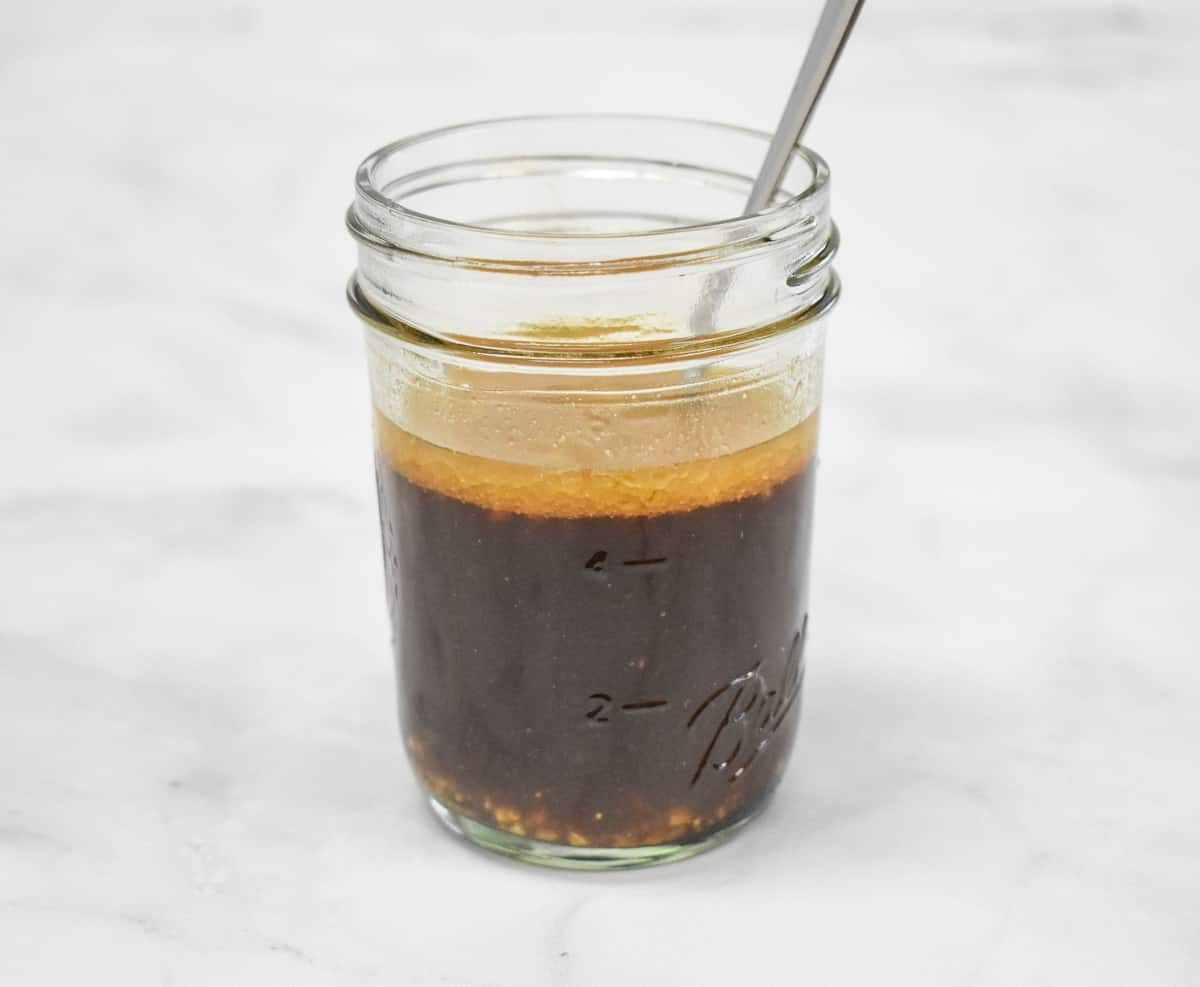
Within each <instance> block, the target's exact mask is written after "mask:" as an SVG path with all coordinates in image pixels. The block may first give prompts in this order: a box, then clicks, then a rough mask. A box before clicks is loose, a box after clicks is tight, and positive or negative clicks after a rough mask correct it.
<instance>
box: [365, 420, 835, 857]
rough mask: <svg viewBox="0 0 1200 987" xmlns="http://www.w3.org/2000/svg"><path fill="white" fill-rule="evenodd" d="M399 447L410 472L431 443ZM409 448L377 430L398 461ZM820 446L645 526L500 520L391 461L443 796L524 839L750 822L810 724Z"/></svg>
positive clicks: (631, 835) (417, 696)
mask: <svg viewBox="0 0 1200 987" xmlns="http://www.w3.org/2000/svg"><path fill="white" fill-rule="evenodd" d="M384 427H385V428H390V429H392V430H394V431H398V430H395V427H394V426H391V425H390V424H386V425H385V426H384ZM804 427H806V426H801V428H804ZM808 427H809V428H810V432H812V430H813V429H815V421H814V423H812V424H811V425H809V426H808ZM401 437H402V441H403V442H404V443H405V448H406V449H407V451H408V453H409V459H408V462H410V463H411V462H412V461H413V460H412V459H411V454H412V453H413V450H414V449H416V448H417V447H418V446H420V445H422V443H421V442H420V440H417V439H414V438H413V437H412V436H408V435H406V434H404V433H401ZM396 440H397V436H396V435H394V434H393V435H391V436H390V437H389V436H385V435H383V434H381V437H380V445H381V449H385V450H386V449H389V448H392V447H393V446H394V445H395V442H396ZM775 441H779V440H775ZM808 441H809V445H808V447H807V449H806V450H805V451H804V453H803V456H801V457H797V456H793V459H792V460H790V461H791V462H792V463H793V465H794V469H793V470H792V471H791V472H790V473H784V474H782V475H781V476H780V475H772V474H770V473H769V472H764V473H763V477H764V480H763V488H762V489H761V490H759V491H758V492H756V493H754V494H752V495H749V496H740V497H738V499H735V500H730V501H725V502H718V503H715V504H710V505H707V506H701V507H695V508H692V509H685V510H671V509H669V507H670V498H668V499H667V500H666V501H665V504H666V506H667V508H668V509H665V510H662V511H660V512H658V513H653V514H646V515H641V516H639V515H636V514H629V513H628V512H623V513H615V516H614V515H612V514H604V513H596V510H597V506H596V505H597V504H601V509H602V502H603V498H600V499H599V500H596V499H595V498H593V499H590V500H588V501H587V503H586V509H587V510H588V511H589V513H586V514H582V515H579V516H570V514H569V512H567V511H565V510H556V511H555V512H554V513H552V514H546V513H542V514H537V513H522V512H520V511H515V510H504V511H501V510H497V509H495V507H488V506H481V505H480V504H478V503H472V502H471V501H470V500H469V499H467V498H465V497H464V494H463V489H455V490H454V491H453V494H454V495H451V493H447V492H443V491H442V490H439V489H435V488H432V487H430V486H428V485H421V484H419V483H416V482H413V481H412V480H411V479H409V478H406V475H405V473H410V472H411V473H412V474H413V475H416V474H419V473H420V472H421V471H420V470H419V469H411V470H410V469H406V468H405V466H404V463H400V464H399V465H400V466H401V468H402V469H405V472H403V473H402V472H399V471H398V470H397V469H396V468H394V461H393V460H390V459H389V456H388V455H387V454H386V453H385V454H381V456H380V459H379V463H378V479H379V497H380V514H381V519H382V525H383V533H384V538H383V541H384V556H385V564H386V567H387V580H388V591H389V598H390V603H391V610H392V620H393V628H394V644H395V651H396V661H397V667H398V673H399V677H400V685H401V689H400V695H401V697H402V698H401V711H400V712H401V721H402V727H403V730H404V734H405V738H406V742H407V745H408V749H409V752H410V756H411V758H412V761H413V763H414V765H415V767H416V770H417V772H418V774H419V776H420V777H421V779H422V780H423V782H424V783H425V784H426V786H427V787H428V788H429V789H430V791H431V792H432V794H433V795H434V796H435V797H436V798H437V799H438V800H439V801H441V802H442V803H443V804H445V805H446V806H448V807H449V808H451V809H453V810H455V811H456V812H459V813H461V814H463V815H465V816H468V817H471V818H473V819H476V820H478V821H480V822H482V823H485V824H487V825H490V826H495V827H497V828H500V829H503V830H506V831H508V832H511V833H515V834H517V835H521V836H528V837H531V838H535V839H541V840H546V841H551V842H557V843H570V844H574V845H577V846H593V847H630V846H644V845H655V844H662V843H681V842H690V841H695V840H700V839H703V838H705V837H706V836H708V835H710V834H711V833H712V832H713V831H715V830H718V829H722V828H724V827H725V826H727V825H730V824H731V823H733V822H736V821H738V820H739V819H741V818H743V817H745V816H747V815H749V814H751V813H753V812H754V811H755V810H756V809H757V808H758V806H759V805H760V804H761V803H762V802H763V801H764V799H765V798H766V797H767V796H768V795H769V794H770V792H771V791H772V789H773V788H774V786H775V784H776V782H777V781H778V778H779V775H780V774H781V772H782V770H783V767H784V763H785V761H786V759H787V756H788V753H789V749H790V747H791V746H792V741H793V737H794V734H795V729H796V723H797V720H798V717H799V703H800V692H801V687H802V684H803V677H804V643H805V633H806V629H807V616H806V613H805V609H804V607H805V602H806V599H807V571H808V546H809V539H810V531H811V517H812V500H813V473H814V465H813V462H812V457H811V438H810V439H809V440H808ZM428 448H429V450H430V455H431V456H437V457H441V458H442V459H445V458H446V457H454V456H455V455H456V454H454V453H450V452H448V451H447V450H444V449H438V448H437V447H432V446H431V447H428ZM780 448H784V447H783V446H781V447H780ZM789 448H790V447H789ZM796 448H797V449H799V448H800V446H798V445H797V446H796ZM793 451H794V450H793ZM743 458H744V462H743V466H746V465H748V464H752V463H753V462H754V458H753V457H749V456H744V457H743ZM759 458H762V457H759ZM774 458H776V459H778V458H779V457H778V456H775V457H774ZM461 459H462V461H463V462H462V464H460V467H461V469H460V472H458V473H456V474H455V475H456V476H457V477H459V478H461V477H462V475H463V474H462V472H461V470H466V471H467V472H470V469H471V457H465V456H464V457H461ZM724 459H726V460H730V461H732V460H735V459H737V454H735V455H734V456H728V457H724ZM785 459H786V457H785ZM474 462H476V463H480V462H483V463H487V462H489V461H485V460H475V461H474ZM710 462H711V463H721V462H722V460H719V459H718V460H711V461H710ZM694 466H695V464H692V466H691V467H689V468H690V469H692V470H693V471H694ZM729 468H730V469H737V468H738V464H737V463H736V462H731V463H730V466H729ZM528 469H529V470H533V468H532V467H529V468H528ZM658 472H659V474H662V475H663V476H666V477H667V479H668V480H669V477H670V471H669V470H668V471H666V472H665V473H664V472H663V471H662V470H659V471H658ZM602 479H603V478H602V477H601V478H599V479H597V481H596V482H597V483H600V482H601V480H602ZM554 481H555V475H554V474H550V475H549V476H548V477H547V478H546V482H545V483H544V484H542V485H541V486H539V487H537V489H539V490H541V491H542V492H543V493H544V492H545V488H546V487H547V486H553V484H554ZM656 482H657V483H661V482H662V480H661V479H656ZM468 486H469V485H468ZM739 489H740V488H739ZM692 499H694V498H689V497H687V496H684V497H683V498H682V499H681V500H680V502H681V503H689V502H691V500H692ZM552 502H553V503H555V504H558V505H559V506H560V507H561V505H562V503H563V502H562V501H561V500H555V501H552ZM581 504H582V502H581Z"/></svg>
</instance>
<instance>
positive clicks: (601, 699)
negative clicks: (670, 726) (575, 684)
mask: <svg viewBox="0 0 1200 987" xmlns="http://www.w3.org/2000/svg"><path fill="white" fill-rule="evenodd" d="M670 705H671V703H670V701H669V700H666V699H636V700H634V701H633V702H628V703H621V704H620V705H618V706H615V707H614V706H613V697H612V696H610V695H609V694H608V693H607V692H593V693H592V694H591V695H590V696H588V708H587V712H585V713H584V716H586V717H587V718H588V719H589V720H591V722H592V723H608V722H609V721H610V717H609V713H610V712H612V711H614V710H619V711H620V712H622V713H654V712H657V711H659V710H665V709H667V708H669V707H670Z"/></svg>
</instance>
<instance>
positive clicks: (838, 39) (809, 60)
mask: <svg viewBox="0 0 1200 987" xmlns="http://www.w3.org/2000/svg"><path fill="white" fill-rule="evenodd" d="M863 2H864V0H826V3H825V8H824V10H822V11H821V18H820V20H818V21H817V27H816V30H815V31H814V32H813V36H812V41H810V42H809V45H808V51H807V52H805V54H804V61H803V62H802V63H801V65H800V73H799V75H797V76H796V84H795V85H794V86H793V87H792V94H791V96H789V97H788V101H787V105H786V106H785V107H784V109H783V116H782V117H780V120H779V126H778V127H776V128H775V135H774V136H773V137H772V138H771V144H770V146H769V147H768V148H767V155H766V157H765V158H764V159H763V163H762V167H761V168H760V169H759V172H758V177H757V178H756V179H755V180H754V187H753V188H752V189H751V190H750V198H749V200H748V201H747V202H746V210H745V212H744V213H743V215H745V216H751V215H753V214H754V213H756V212H760V211H761V210H763V209H765V208H766V207H767V205H768V204H769V203H770V202H771V200H772V199H773V198H775V193H776V192H778V191H779V183H780V182H781V181H783V173H784V172H785V171H786V170H787V166H788V162H789V161H790V160H791V157H792V151H793V150H794V149H795V147H796V145H797V144H799V143H800V138H801V137H802V136H803V135H804V130H805V128H806V127H807V126H808V121H809V120H811V119H812V115H813V111H814V110H815V109H816V108H817V101H818V100H820V98H821V94H822V93H823V92H824V91H825V84H826V83H827V82H828V81H829V76H830V75H832V74H833V69H834V66H835V65H837V61H838V57H839V56H840V55H841V54H842V49H843V48H844V47H845V46H846V39H847V38H849V37H850V30H851V29H852V28H853V27H854V22H855V21H856V20H857V19H858V12H859V11H860V10H861V9H862V5H863ZM732 277H733V275H732V273H731V272H730V271H729V270H725V271H721V272H720V273H718V274H715V275H713V276H711V277H709V278H706V279H705V284H704V287H703V289H702V293H701V295H700V299H699V301H698V302H697V304H696V308H695V309H694V310H693V312H692V317H691V319H690V325H689V327H688V328H689V332H690V333H691V335H693V336H699V335H703V334H704V333H707V332H711V331H712V329H713V321H714V319H715V317H716V313H717V309H718V308H719V307H720V305H721V300H722V299H723V298H724V297H725V292H726V290H727V289H728V288H729V283H730V281H731V280H732Z"/></svg>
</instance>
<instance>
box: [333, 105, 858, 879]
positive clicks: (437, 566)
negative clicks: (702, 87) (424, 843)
mask: <svg viewBox="0 0 1200 987" xmlns="http://www.w3.org/2000/svg"><path fill="white" fill-rule="evenodd" d="M767 140H768V138H767V135H765V134H760V133H757V132H753V131H747V130H741V129H738V128H733V127H725V126H718V125H714V124H707V123H701V122H693V121H683V120H673V119H657V118H644V117H545V118H525V119H513V120H500V121H493V122H487V123H480V124H471V125H467V126H463V127H454V128H449V129H446V130H442V131H437V132H433V133H429V134H423V135H420V136H417V137H413V138H409V139H407V140H402V141H399V142H397V143H395V144H391V145H389V146H387V147H385V148H383V149H382V150H380V151H378V152H376V153H375V154H373V155H371V157H369V158H368V159H367V160H366V161H365V162H364V163H363V165H362V167H361V168H360V170H359V172H358V190H357V197H356V199H355V202H354V204H353V206H352V207H351V209H350V212H349V217H348V222H349V226H350V229H351V232H352V233H353V235H354V236H355V237H356V238H357V239H358V241H359V263H358V270H357V272H356V274H355V276H354V278H353V279H352V280H351V283H350V288H349V296H350V301H351V304H352V305H353V307H354V308H355V310H356V311H357V312H358V314H359V315H360V316H361V318H362V319H363V321H364V322H365V323H366V327H367V344H368V345H367V349H368V360H369V367H370V380H371V392H372V398H373V402H374V408H375V434H376V448H377V475H378V486H379V510H380V520H381V526H382V530H383V552H384V561H385V567H386V577H387V587H388V596H389V601H390V607H391V619H392V627H393V640H394V647H395V657H396V666H397V672H398V683H399V703H400V719H401V725H402V730H403V735H404V740H405V744H406V746H407V749H408V753H409V757H410V759H411V762H412V765H413V767H414V769H415V771H416V774H417V776H418V778H419V779H420V781H421V783H422V784H423V786H424V787H425V789H426V791H427V792H428V794H429V797H430V799H431V802H432V804H433V807H434V809H435V811H436V812H437V814H438V815H439V817H440V818H441V819H442V820H443V821H445V822H446V823H447V824H448V825H449V826H450V827H451V828H452V829H454V830H455V831H457V832H458V833H460V834H462V835H464V836H466V837H467V838H468V839H470V840H472V841H474V842H475V843H478V844H480V845H482V846H485V847H488V848H490V849H493V850H497V851H499V852H502V853H506V854H509V855H512V856H515V857H519V858H521V859H524V860H528V861H532V862H536V863H543V864H552V865H559V866H571V867H593V868H614V867H628V866H636V865H640V864H648V863H654V862H658V861H665V860H670V859H677V858H680V857H684V856H688V855H690V854H693V853H696V852H698V851H700V850H703V849H705V848H706V847H709V846H712V845H714V844H715V843H717V842H719V841H720V840H722V839H724V838H726V837H727V836H728V835H730V834H731V833H732V832H734V831H735V830H736V829H737V828H738V827H739V826H741V825H742V824H743V823H745V822H746V821H748V820H749V819H751V818H752V817H753V816H754V815H755V814H756V813H757V812H758V811H759V810H761V809H762V808H763V806H764V805H765V803H766V801H767V800H768V798H769V797H770V795H771V793H772V791H773V790H774V788H775V786H776V784H777V783H778V781H779V778H780V775H781V773H782V771H783V769H784V766H785V764H786V762H787V758H788V755H789V750H790V748H791V746H792V742H793V739H794V735H795V731H796V724H797V720H798V718H799V713H800V694H801V688H802V685H803V682H804V645H805V637H806V633H807V628H808V612H807V596H808V552H809V541H810V533H811V524H812V520H811V519H812V508H813V481H814V476H813V474H814V468H815V450H816V438H817V420H818V412H819V409H820V397H821V370H822V357H823V349H824V319H825V316H826V314H827V313H828V312H829V310H830V309H831V308H832V306H833V304H834V302H835V300H836V297H837V293H838V282H837V279H836V276H835V275H834V273H833V270H832V268H831V266H830V261H831V259H832V256H833V253H834V249H835V244H836V233H835V230H834V228H833V226H832V224H831V221H830V218H829V211H828V172H827V169H826V166H825V164H824V163H823V162H822V161H821V159H820V158H819V157H817V156H816V155H815V154H812V153H811V152H809V151H807V150H804V149H797V150H796V151H795V152H794V153H793V156H792V161H791V163H790V167H789V170H788V173H787V175H786V177H785V181H784V183H783V189H784V190H783V191H781V192H780V193H779V195H777V197H776V199H775V201H774V202H773V203H772V205H771V206H770V207H769V208H768V209H767V210H765V211H763V212H761V213H759V214H757V215H755V216H751V217H742V218H730V217H738V214H739V212H740V209H741V204H742V203H743V202H744V201H745V199H746V196H747V194H748V192H749V189H750V186H751V183H752V177H753V175H754V173H755V170H756V168H757V165H758V162H759V161H760V160H761V159H762V156H763V153H764V152H765V149H766V145H767Z"/></svg>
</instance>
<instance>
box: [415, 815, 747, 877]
mask: <svg viewBox="0 0 1200 987" xmlns="http://www.w3.org/2000/svg"><path fill="white" fill-rule="evenodd" d="M429 804H430V806H431V807H432V808H433V812H434V815H436V816H437V817H438V819H440V820H441V821H442V823H443V824H444V825H445V826H446V828H447V829H449V830H450V831H451V832H452V833H456V834H457V835H458V836H461V837H462V838H463V839H465V840H467V841H468V842H469V843H473V844H475V846H477V847H480V848H482V849H484V850H489V851H491V852H492V853H498V854H501V855H503V856H505V857H511V858H513V859H514V860H520V861H523V862H524V863H527V864H537V865H538V866H541V867H558V868H561V869H564V870H588V871H603V870H632V869H634V868H638V867H653V866H654V865H656V864H668V863H672V862H673V861H676V860H686V859H687V858H688V857H694V856H696V854H698V853H704V852H705V851H706V850H711V849H713V847H718V846H720V845H721V844H722V843H725V842H726V841H727V840H729V839H730V838H731V837H733V836H734V835H735V834H737V833H738V832H739V831H740V830H741V829H742V828H743V827H744V826H745V825H746V824H747V823H749V822H750V821H752V820H753V819H754V818H755V817H756V816H757V815H758V814H759V812H761V811H762V809H763V808H765V803H764V804H762V805H760V806H758V807H757V808H756V809H755V810H754V811H753V812H751V813H750V814H748V815H746V816H743V817H742V818H741V819H738V820H736V821H734V822H732V823H730V824H729V825H728V826H726V827H725V828H724V829H720V830H717V831H716V832H715V833H711V834H709V835H708V836H706V837H705V838H704V839H702V840H697V841H695V842H692V843H663V844H660V845H657V846H636V847H581V846H571V845H570V844H566V843H547V842H545V841H543V840H534V839H530V838H528V837H525V836H516V835H515V834H513V833H506V832H505V831H504V830H502V829H495V828H493V827H492V826H487V825H485V824H484V823H481V822H477V821H476V820H474V819H470V818H468V817H467V816H464V815H462V814H461V813H459V812H456V811H455V810H454V809H451V808H449V807H448V806H445V805H443V804H442V803H441V802H439V801H438V800H437V799H436V798H434V797H432V796H430V798H429Z"/></svg>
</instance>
